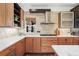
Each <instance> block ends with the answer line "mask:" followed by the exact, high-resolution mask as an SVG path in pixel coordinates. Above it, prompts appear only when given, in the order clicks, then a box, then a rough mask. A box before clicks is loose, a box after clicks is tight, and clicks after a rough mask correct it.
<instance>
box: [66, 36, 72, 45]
mask: <svg viewBox="0 0 79 59" xmlns="http://www.w3.org/2000/svg"><path fill="white" fill-rule="evenodd" d="M65 40H66V44H67V45H73V37H69V38H65Z"/></svg>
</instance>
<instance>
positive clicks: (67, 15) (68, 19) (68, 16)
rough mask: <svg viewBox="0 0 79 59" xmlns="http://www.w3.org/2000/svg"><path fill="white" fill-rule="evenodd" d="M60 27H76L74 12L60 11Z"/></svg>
mask: <svg viewBox="0 0 79 59" xmlns="http://www.w3.org/2000/svg"><path fill="white" fill-rule="evenodd" d="M60 20H61V21H60V27H61V28H73V27H74V13H73V12H61V13H60Z"/></svg>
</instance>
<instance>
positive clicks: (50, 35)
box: [40, 34, 56, 36]
mask: <svg viewBox="0 0 79 59" xmlns="http://www.w3.org/2000/svg"><path fill="white" fill-rule="evenodd" d="M40 36H56V34H40Z"/></svg>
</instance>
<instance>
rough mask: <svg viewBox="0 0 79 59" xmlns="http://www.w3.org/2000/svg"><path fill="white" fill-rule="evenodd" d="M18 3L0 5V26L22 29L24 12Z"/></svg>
mask: <svg viewBox="0 0 79 59" xmlns="http://www.w3.org/2000/svg"><path fill="white" fill-rule="evenodd" d="M21 10H22V9H21V7H20V6H19V5H18V4H17V3H14V4H13V3H0V26H4V27H6V26H7V27H21V24H22V23H24V22H22V21H23V20H24V19H23V17H24V11H23V10H22V11H21Z"/></svg>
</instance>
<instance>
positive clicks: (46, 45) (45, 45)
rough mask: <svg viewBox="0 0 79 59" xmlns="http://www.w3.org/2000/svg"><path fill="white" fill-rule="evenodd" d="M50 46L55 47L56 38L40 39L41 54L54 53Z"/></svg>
mask: <svg viewBox="0 0 79 59" xmlns="http://www.w3.org/2000/svg"><path fill="white" fill-rule="evenodd" d="M51 45H57V38H47V37H46V38H41V53H54V50H53V48H52V47H51Z"/></svg>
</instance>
